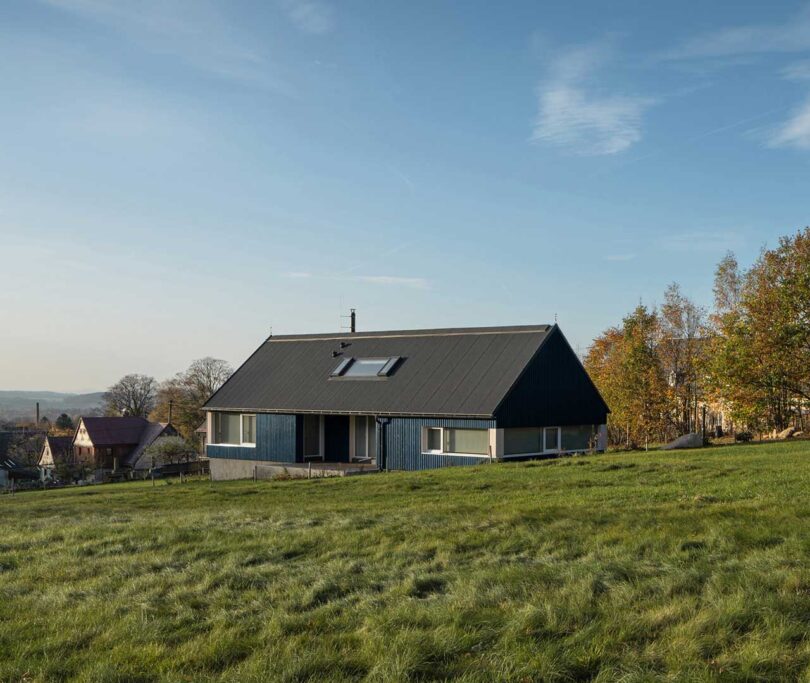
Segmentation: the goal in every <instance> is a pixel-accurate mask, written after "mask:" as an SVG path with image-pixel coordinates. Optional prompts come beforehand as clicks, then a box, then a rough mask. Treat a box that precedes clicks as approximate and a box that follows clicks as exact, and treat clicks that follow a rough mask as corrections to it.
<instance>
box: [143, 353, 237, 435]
mask: <svg viewBox="0 0 810 683" xmlns="http://www.w3.org/2000/svg"><path fill="white" fill-rule="evenodd" d="M232 373H233V368H232V367H231V365H230V364H229V363H228V362H227V361H224V360H220V359H218V358H211V357H207V358H200V359H198V360H195V361H194V362H193V363H192V364H191V365H190V366H189V367H188V369H187V370H185V371H184V372H178V373H177V374H176V375H175V376H174V377H172V378H171V379H167V380H166V381H165V382H163V383H162V384H161V385H160V389H159V390H158V394H157V405H156V406H155V411H154V413H153V419H156V420H161V421H166V420H168V417H169V404H170V403H171V406H172V424H174V426H175V427H177V429H178V430H179V431H180V432H181V433H182V434H183V436H185V437H186V438H187V439H192V438H193V437H194V430H195V429H196V428H197V427H198V426H199V424H200V422H202V420H203V418H204V417H205V413H204V412H203V411H202V410H201V408H202V406H203V405H204V404H205V402H206V401H207V400H208V399H209V398H210V397H211V394H213V393H214V392H215V391H216V390H217V389H219V388H220V387H221V386H222V385H223V384H224V383H225V381H226V380H227V379H228V378H229V377H230V376H231V374H232Z"/></svg>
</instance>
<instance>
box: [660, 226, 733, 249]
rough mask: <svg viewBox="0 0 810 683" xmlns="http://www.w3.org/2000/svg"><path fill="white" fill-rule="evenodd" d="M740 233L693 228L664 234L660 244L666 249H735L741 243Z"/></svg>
mask: <svg viewBox="0 0 810 683" xmlns="http://www.w3.org/2000/svg"><path fill="white" fill-rule="evenodd" d="M743 242H744V240H743V238H742V235H740V234H739V233H736V232H732V231H716V230H695V231H690V232H682V233H674V234H671V235H666V236H664V237H663V238H661V240H660V246H661V247H662V248H663V249H665V250H667V251H678V252H690V251H691V252H706V251H711V252H716V251H728V250H729V249H732V250H733V249H737V248H739V247H740V246H741V245H742V244H743Z"/></svg>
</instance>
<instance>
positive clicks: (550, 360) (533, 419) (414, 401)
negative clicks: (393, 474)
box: [204, 325, 609, 479]
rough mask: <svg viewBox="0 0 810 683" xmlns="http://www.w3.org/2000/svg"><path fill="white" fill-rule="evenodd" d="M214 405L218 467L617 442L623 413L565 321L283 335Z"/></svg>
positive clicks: (471, 456) (249, 468)
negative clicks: (610, 435) (614, 423)
mask: <svg viewBox="0 0 810 683" xmlns="http://www.w3.org/2000/svg"><path fill="white" fill-rule="evenodd" d="M204 408H205V410H206V411H207V428H206V431H207V436H208V443H207V446H206V452H207V454H208V457H209V458H210V467H211V475H212V477H213V478H215V479H229V478H242V477H250V476H256V472H257V468H260V467H263V466H265V467H269V466H272V465H274V464H280V465H285V466H289V467H296V466H305V465H306V464H307V463H312V462H314V463H321V464H323V463H332V464H334V465H335V467H336V468H341V467H343V468H346V467H349V466H352V465H354V466H356V467H358V468H362V469H366V470H367V469H385V470H421V469H428V468H435V467H443V466H448V465H473V464H478V463H482V462H491V461H500V460H508V459H520V458H535V457H548V456H553V455H557V454H561V453H572V452H584V451H588V450H604V448H605V446H606V436H607V433H606V428H605V424H606V422H607V415H608V412H609V409H608V407H607V405H606V404H605V402H604V400H603V399H602V397H601V396H600V394H599V392H598V391H597V389H596V387H595V386H594V384H593V382H592V381H591V379H590V377H588V374H587V372H586V371H585V369H584V367H583V366H582V363H581V362H580V360H579V358H578V357H577V355H576V354H575V353H574V351H573V350H572V349H571V346H570V345H569V344H568V342H567V340H566V339H565V336H564V335H563V333H562V331H561V330H560V328H559V327H558V326H557V325H530V326H516V327H482V328H452V329H426V330H400V331H387V332H352V333H343V334H309V335H288V336H275V337H270V338H269V339H267V340H266V341H265V342H264V343H263V344H262V345H261V346H260V347H259V348H258V349H257V350H256V351H255V352H254V353H253V354H252V355H251V356H250V357H249V358H248V359H247V360H246V361H245V362H244V364H243V365H242V366H241V367H240V368H239V369H238V370H237V371H236V372H235V373H234V375H233V376H232V377H231V378H230V379H229V380H228V381H227V382H226V383H225V384H224V385H223V386H222V387H221V388H220V389H219V390H218V391H217V392H216V393H215V394H214V395H213V396H212V397H211V398H210V399H209V401H208V402H207V404H206V405H205V407H204Z"/></svg>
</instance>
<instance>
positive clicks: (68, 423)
mask: <svg viewBox="0 0 810 683" xmlns="http://www.w3.org/2000/svg"><path fill="white" fill-rule="evenodd" d="M54 425H55V426H56V428H57V429H60V430H62V431H64V432H72V431H73V430H74V429H76V426H75V425H74V424H73V418H71V417H70V415H68V414H67V413H62V414H61V415H60V416H59V417H57V418H56V422H54Z"/></svg>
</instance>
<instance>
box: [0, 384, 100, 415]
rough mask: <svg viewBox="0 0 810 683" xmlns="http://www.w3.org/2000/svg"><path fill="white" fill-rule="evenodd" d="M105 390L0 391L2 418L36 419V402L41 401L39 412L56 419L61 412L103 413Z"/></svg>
mask: <svg viewBox="0 0 810 683" xmlns="http://www.w3.org/2000/svg"><path fill="white" fill-rule="evenodd" d="M103 395H104V394H103V392H101V391H95V392H93V393H90V394H67V393H60V392H58V391H0V418H5V419H7V420H12V419H17V418H20V417H30V418H31V419H34V416H35V415H36V403H37V401H39V414H40V415H41V416H43V417H47V418H48V419H49V420H51V421H53V420H55V419H56V418H57V417H58V416H59V414H60V413H67V414H68V415H70V416H72V417H74V416H77V415H95V414H100V413H101V403H102V397H103Z"/></svg>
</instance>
